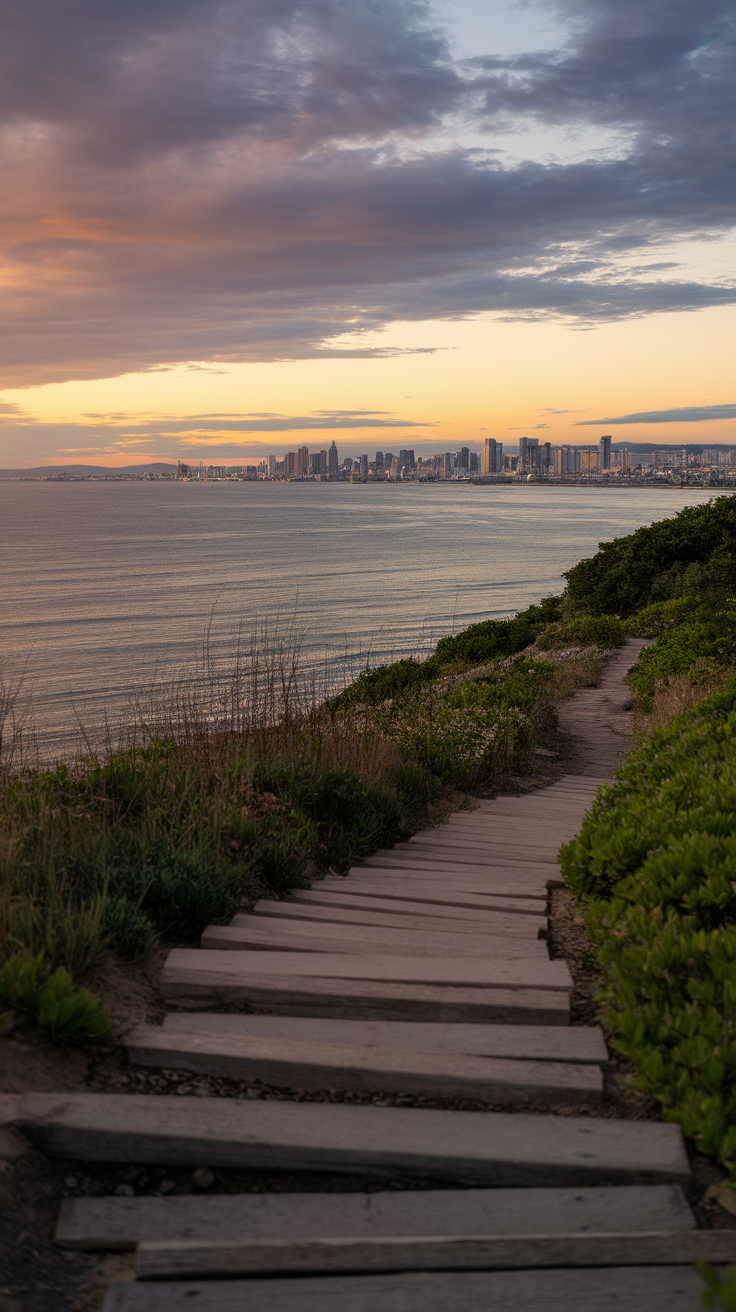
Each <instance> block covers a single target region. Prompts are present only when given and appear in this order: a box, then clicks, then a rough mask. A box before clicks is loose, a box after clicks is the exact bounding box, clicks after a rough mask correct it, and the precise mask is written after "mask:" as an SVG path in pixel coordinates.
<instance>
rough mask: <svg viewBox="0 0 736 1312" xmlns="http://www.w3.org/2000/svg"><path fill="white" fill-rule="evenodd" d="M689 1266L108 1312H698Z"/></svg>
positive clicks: (138, 1298) (238, 1291)
mask: <svg viewBox="0 0 736 1312" xmlns="http://www.w3.org/2000/svg"><path fill="white" fill-rule="evenodd" d="M703 1287H704V1286H703V1281H702V1280H701V1278H700V1276H699V1275H698V1273H697V1271H695V1270H694V1269H693V1268H689V1267H681V1266H678V1267H666V1266H665V1267H662V1266H653V1267H598V1268H595V1267H593V1268H588V1269H586V1268H583V1269H579V1270H567V1271H564V1270H563V1271H560V1270H548V1271H545V1272H544V1275H543V1276H542V1275H541V1274H540V1272H539V1271H534V1270H532V1271H432V1272H401V1273H400V1274H397V1275H377V1276H356V1275H334V1276H290V1277H287V1278H281V1279H278V1278H277V1279H272V1278H271V1279H250V1280H210V1281H190V1280H178V1281H176V1280H175V1281H169V1280H160V1281H155V1280H152V1281H139V1280H135V1281H127V1282H126V1283H124V1284H114V1285H111V1286H110V1288H109V1290H108V1292H107V1296H106V1298H105V1302H104V1306H103V1309H102V1312H191V1309H192V1308H196V1309H197V1312H624V1310H625V1312H697V1309H698V1308H699V1307H700V1306H701V1303H700V1295H701V1292H702V1290H703Z"/></svg>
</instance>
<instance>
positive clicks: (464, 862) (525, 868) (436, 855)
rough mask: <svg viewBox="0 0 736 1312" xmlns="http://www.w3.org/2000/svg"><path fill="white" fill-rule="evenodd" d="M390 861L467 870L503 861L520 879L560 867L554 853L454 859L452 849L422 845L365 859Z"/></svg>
mask: <svg viewBox="0 0 736 1312" xmlns="http://www.w3.org/2000/svg"><path fill="white" fill-rule="evenodd" d="M389 862H390V863H395V864H396V866H397V867H402V866H403V865H405V864H406V863H409V864H411V863H412V862H414V863H415V864H416V863H417V862H419V863H421V864H422V865H428V864H429V865H447V866H452V867H453V868H457V867H458V866H460V867H462V868H464V869H467V870H468V871H472V870H476V871H477V870H478V869H485V868H487V867H488V866H490V864H491V863H492V862H493V863H495V864H496V865H497V866H500V865H501V863H502V862H503V868H504V869H505V870H506V871H507V872H508V874H509V875H514V876H516V875H518V877H519V879H522V877H523V875H524V873H528V874H534V872H535V871H536V870H537V869H539V870H540V871H541V870H542V869H543V868H545V867H547V866H554V867H555V868H556V867H557V859H556V856H555V854H554V853H550V854H549V855H548V856H544V855H537V853H534V852H530V853H520V852H516V853H512V852H508V853H506V852H504V853H503V855H501V854H499V855H498V856H494V854H493V852H490V851H489V852H480V853H478V854H477V855H474V854H472V853H471V852H469V851H465V852H462V853H458V855H457V856H455V855H454V852H453V850H452V849H449V850H448V849H446V848H445V849H443V848H441V847H440V846H439V845H436V846H435V847H432V848H430V847H422V848H420V847H419V845H417V847H415V848H397V847H392V848H387V849H386V850H385V851H383V852H374V853H373V854H372V855H371V856H367V857H365V860H364V864H365V865H366V866H379V865H382V864H383V865H385V864H387V863H389Z"/></svg>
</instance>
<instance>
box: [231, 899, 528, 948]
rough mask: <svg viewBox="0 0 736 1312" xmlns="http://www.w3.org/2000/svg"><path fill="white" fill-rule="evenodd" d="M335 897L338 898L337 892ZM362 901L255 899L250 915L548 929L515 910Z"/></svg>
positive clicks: (461, 929) (465, 928)
mask: <svg viewBox="0 0 736 1312" xmlns="http://www.w3.org/2000/svg"><path fill="white" fill-rule="evenodd" d="M337 896H338V898H339V897H340V894H338V895H337ZM365 904H366V905H365V906H359V905H356V903H355V902H353V903H351V901H350V899H347V900H346V901H345V902H343V903H340V902H339V901H336V900H335V899H334V897H333V899H332V901H330V900H329V899H328V900H326V901H325V902H324V903H317V902H316V901H315V900H314V899H312V900H310V901H305V900H304V899H301V898H299V899H296V898H289V899H288V901H286V902H266V901H263V902H257V903H256V905H255V906H254V908H253V911H252V914H253V915H254V916H259V917H263V918H264V919H266V920H273V921H276V922H278V923H282V922H283V921H294V920H299V921H310V922H312V923H314V924H324V925H340V924H348V925H373V926H381V925H383V926H386V927H387V928H390V929H418V930H424V931H425V932H427V933H442V932H443V931H445V930H446V931H447V932H448V933H451V934H471V935H472V934H476V935H477V934H479V933H482V932H484V931H487V932H489V933H492V932H493V930H494V929H495V930H496V931H497V932H498V933H502V934H518V935H519V936H520V937H521V938H531V939H535V938H539V934H540V931H544V930H546V928H547V922H546V918H544V917H542V916H531V915H519V914H518V913H515V912H507V913H504V912H502V911H497V912H483V911H481V912H475V913H472V912H466V913H465V916H466V918H465V919H463V918H462V911H460V912H459V914H453V913H452V911H451V910H450V911H446V912H444V913H443V912H442V911H441V910H439V909H435V908H428V909H427V910H426V911H423V910H422V909H421V908H420V907H418V906H416V905H414V906H411V905H409V906H406V907H404V906H400V905H398V904H397V903H396V902H394V903H393V905H392V904H391V903H388V906H389V907H390V908H391V909H390V910H386V909H385V908H384V906H383V905H380V906H379V905H377V901H376V900H375V899H374V900H371V899H369V898H366V899H365ZM240 922H241V917H240V916H239V915H238V916H233V919H232V922H231V923H232V924H233V925H237V924H240Z"/></svg>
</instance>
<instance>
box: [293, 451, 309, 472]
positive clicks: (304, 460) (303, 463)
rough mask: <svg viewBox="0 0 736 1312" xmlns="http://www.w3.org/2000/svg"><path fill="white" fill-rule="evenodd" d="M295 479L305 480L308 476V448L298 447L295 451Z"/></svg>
mask: <svg viewBox="0 0 736 1312" xmlns="http://www.w3.org/2000/svg"><path fill="white" fill-rule="evenodd" d="M296 474H297V478H306V477H307V475H308V474H309V447H308V446H300V447H299V450H298V451H297V468H296Z"/></svg>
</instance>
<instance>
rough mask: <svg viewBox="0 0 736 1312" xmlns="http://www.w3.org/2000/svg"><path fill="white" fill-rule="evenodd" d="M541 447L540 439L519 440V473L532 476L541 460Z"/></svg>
mask: <svg viewBox="0 0 736 1312" xmlns="http://www.w3.org/2000/svg"><path fill="white" fill-rule="evenodd" d="M538 446H539V438H538V437H520V438H519V473H520V474H530V473H531V472H532V470H533V469H536V467H537V461H538V459H539V457H538V455H537V448H538Z"/></svg>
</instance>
